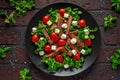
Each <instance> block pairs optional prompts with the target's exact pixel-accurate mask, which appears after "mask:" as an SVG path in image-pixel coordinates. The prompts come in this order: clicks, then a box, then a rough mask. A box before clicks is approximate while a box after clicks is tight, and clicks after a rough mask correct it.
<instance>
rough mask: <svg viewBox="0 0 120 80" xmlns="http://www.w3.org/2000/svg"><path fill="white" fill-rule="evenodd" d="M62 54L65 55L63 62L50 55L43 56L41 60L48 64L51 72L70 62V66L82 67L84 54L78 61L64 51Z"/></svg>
mask: <svg viewBox="0 0 120 80" xmlns="http://www.w3.org/2000/svg"><path fill="white" fill-rule="evenodd" d="M62 56H63V57H64V61H63V63H59V62H56V60H55V58H52V57H49V58H45V57H42V60H41V61H42V62H43V63H45V64H47V65H48V70H49V71H50V72H54V71H56V70H57V69H59V68H61V67H64V65H65V64H68V65H69V67H70V68H73V67H75V68H80V67H82V65H83V62H84V57H83V56H82V57H81V59H80V60H78V61H76V60H74V59H72V58H71V57H69V56H68V55H66V53H62Z"/></svg>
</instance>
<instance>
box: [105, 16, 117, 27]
mask: <svg viewBox="0 0 120 80" xmlns="http://www.w3.org/2000/svg"><path fill="white" fill-rule="evenodd" d="M116 20H117V18H116V17H113V16H112V15H108V16H106V17H104V28H107V27H108V28H112V27H113V26H115V22H116Z"/></svg>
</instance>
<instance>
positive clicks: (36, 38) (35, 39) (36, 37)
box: [32, 34, 40, 42]
mask: <svg viewBox="0 0 120 80" xmlns="http://www.w3.org/2000/svg"><path fill="white" fill-rule="evenodd" d="M39 38H40V37H39V35H38V34H35V35H33V36H32V42H38V41H39Z"/></svg>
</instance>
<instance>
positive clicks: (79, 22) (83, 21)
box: [78, 19, 86, 27]
mask: <svg viewBox="0 0 120 80" xmlns="http://www.w3.org/2000/svg"><path fill="white" fill-rule="evenodd" d="M78 24H79V26H80V27H84V26H85V25H86V20H85V19H80V20H79V21H78Z"/></svg>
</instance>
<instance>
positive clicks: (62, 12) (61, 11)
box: [58, 8, 66, 16]
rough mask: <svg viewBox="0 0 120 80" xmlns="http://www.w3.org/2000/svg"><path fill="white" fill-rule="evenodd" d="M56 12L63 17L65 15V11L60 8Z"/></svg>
mask: <svg viewBox="0 0 120 80" xmlns="http://www.w3.org/2000/svg"><path fill="white" fill-rule="evenodd" d="M58 12H59V14H60V15H61V16H64V14H65V13H66V10H65V9H62V8H61V9H59V11H58Z"/></svg>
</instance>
